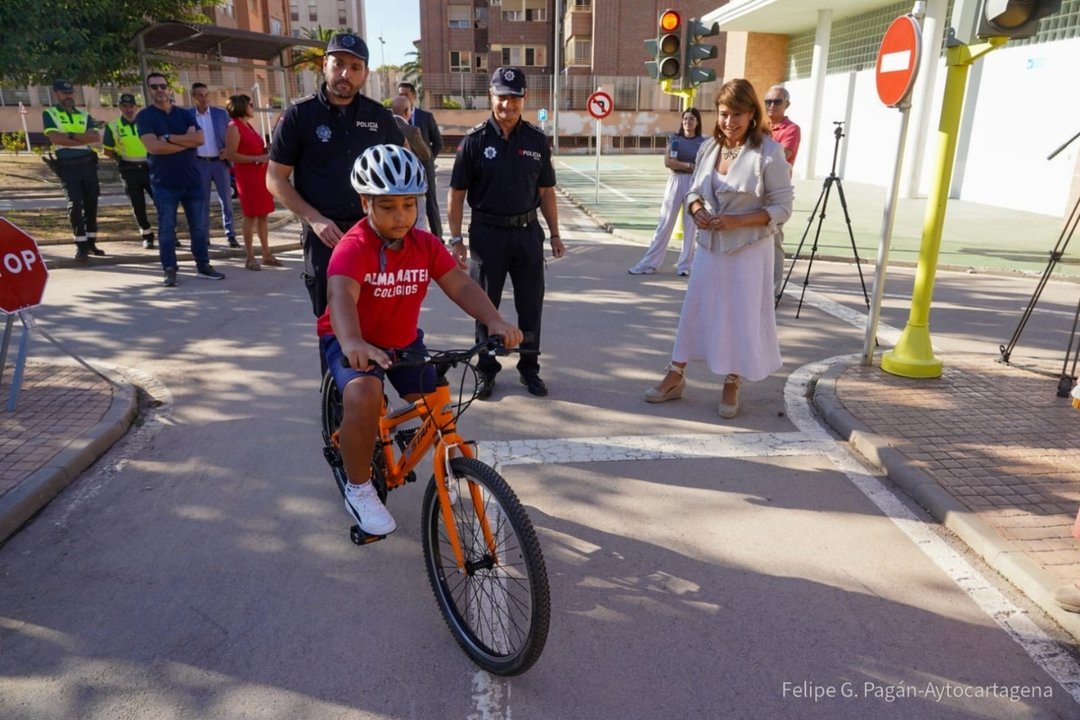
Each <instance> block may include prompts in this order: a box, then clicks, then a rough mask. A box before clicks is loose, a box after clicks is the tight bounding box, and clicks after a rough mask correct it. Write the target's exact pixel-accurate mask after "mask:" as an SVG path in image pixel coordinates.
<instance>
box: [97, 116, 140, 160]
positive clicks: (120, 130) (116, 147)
mask: <svg viewBox="0 0 1080 720" xmlns="http://www.w3.org/2000/svg"><path fill="white" fill-rule="evenodd" d="M108 127H109V132H110V133H111V135H112V138H111V139H112V144H111V145H106V146H105V148H106V149H108V150H113V151H115V152H116V154H117V156H118V157H119V158H120V159H121V160H128V161H130V162H141V161H143V160H146V146H145V145H143V141H142V140H140V139H139V129H138V128H137V127H136V126H135V123H128V122H126V121H125V120H124V118H122V117H118V118H116V119H115V120H111V121H109V124H108Z"/></svg>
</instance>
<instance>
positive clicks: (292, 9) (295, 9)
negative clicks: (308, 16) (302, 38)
mask: <svg viewBox="0 0 1080 720" xmlns="http://www.w3.org/2000/svg"><path fill="white" fill-rule="evenodd" d="M289 18H290V19H291V20H292V21H293V22H300V0H289Z"/></svg>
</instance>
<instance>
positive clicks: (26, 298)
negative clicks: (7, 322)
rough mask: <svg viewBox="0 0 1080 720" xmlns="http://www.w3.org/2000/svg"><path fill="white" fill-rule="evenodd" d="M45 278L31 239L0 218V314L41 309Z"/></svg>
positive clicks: (43, 264) (46, 276)
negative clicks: (38, 306)
mask: <svg viewBox="0 0 1080 720" xmlns="http://www.w3.org/2000/svg"><path fill="white" fill-rule="evenodd" d="M48 277H49V271H48V270H46V269H45V263H44V262H43V261H42V259H41V253H40V252H38V247H37V243H36V242H34V238H32V237H30V236H29V235H27V234H26V233H25V232H23V231H22V230H21V229H19V228H18V227H17V226H15V225H13V224H11V223H10V222H8V221H7V220H5V219H4V218H0V312H4V313H14V312H18V311H20V310H25V309H26V308H32V307H34V306H36V305H40V304H41V297H42V296H43V295H44V294H45V281H46V279H48Z"/></svg>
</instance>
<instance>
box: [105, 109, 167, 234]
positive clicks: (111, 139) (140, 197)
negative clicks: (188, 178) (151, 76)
mask: <svg viewBox="0 0 1080 720" xmlns="http://www.w3.org/2000/svg"><path fill="white" fill-rule="evenodd" d="M101 145H102V147H104V148H105V155H106V156H107V157H111V158H114V159H115V160H116V166H117V168H118V169H119V170H120V180H121V182H123V183H124V192H125V193H127V196H128V200H130V201H131V209H132V211H133V212H134V213H135V222H136V223H138V225H139V232H140V233H142V241H143V247H144V248H147V249H150V248H152V247H154V231H153V230H152V229H151V226H150V219H149V218H148V217H147V215H146V197H145V195H144V193H145V194H146V195H149V196H150V199H151V200H153V199H154V191H153V190H152V189H151V188H150V166H149V165H148V164H147V162H146V146H145V145H143V142H142V140H140V139H139V130H138V128H137V127H136V126H135V96H134V95H131V94H129V93H124V94H123V95H121V96H120V117H118V118H116V119H115V120H110V121H109V122H108V123H106V124H105V137H104V138H103V139H102V141H101Z"/></svg>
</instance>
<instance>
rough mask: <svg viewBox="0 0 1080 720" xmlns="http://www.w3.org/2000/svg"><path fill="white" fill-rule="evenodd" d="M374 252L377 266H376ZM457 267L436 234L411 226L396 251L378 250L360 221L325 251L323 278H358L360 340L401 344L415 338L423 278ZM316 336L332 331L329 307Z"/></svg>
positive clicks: (378, 245)
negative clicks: (327, 253) (327, 261)
mask: <svg viewBox="0 0 1080 720" xmlns="http://www.w3.org/2000/svg"><path fill="white" fill-rule="evenodd" d="M380 256H382V258H383V263H384V265H383V267H381V268H380V267H379V262H380ZM455 267H457V261H456V260H454V258H453V256H452V255H450V253H449V252H447V251H446V248H444V247H443V245H442V243H441V242H439V239H438V238H437V237H435V236H434V235H432V234H431V233H429V232H426V231H424V230H417V229H416V228H413V229H412V230H410V231H409V233H408V234H407V235H406V236H405V242H404V243H403V244H402V246H401V249H400V250H383V241H382V239H381V238H379V236H378V235H376V234H375V233H374V232H373V231H372V230H371V228H370V227H368V221H367V218H365V219H363V220H361V221H360V222H358V223H357V224H356V225H354V226H353V227H352V228H350V229H349V231H348V232H347V233H345V235H344V236H342V238H341V242H339V243H338V244H337V245H336V246H335V247H334V253H333V255H331V256H330V265H329V266H328V267H327V270H326V277H327V279H329V278H331V277H333V276H334V275H347V276H348V277H351V278H352V279H353V280H356V281H357V282H358V283H360V298H359V299H358V300H357V302H356V312H357V315H359V316H360V332H361V333H363V335H364V340H365V341H366V342H369V343H371V344H372V345H376V346H378V347H381V348H402V347H405V346H407V345H409V344H410V343H411V342H412V341H413V340H415V339H416V325H417V322H418V321H419V319H420V306H421V305H422V304H423V302H424V296H425V295H427V288H428V283H429V282H431V281H432V280H438V279H439V278H441V277H442V276H443V275H445V274H446V273H448V272H450V271H451V270H453V269H454V268H455ZM316 328H317V331H318V334H319V337H322V336H323V335H333V334H334V330H333V327H332V325H331V324H330V308H329V307H327V308H326V312H324V313H323V315H322V317H320V318H319V320H318V323H317V325H316Z"/></svg>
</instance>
